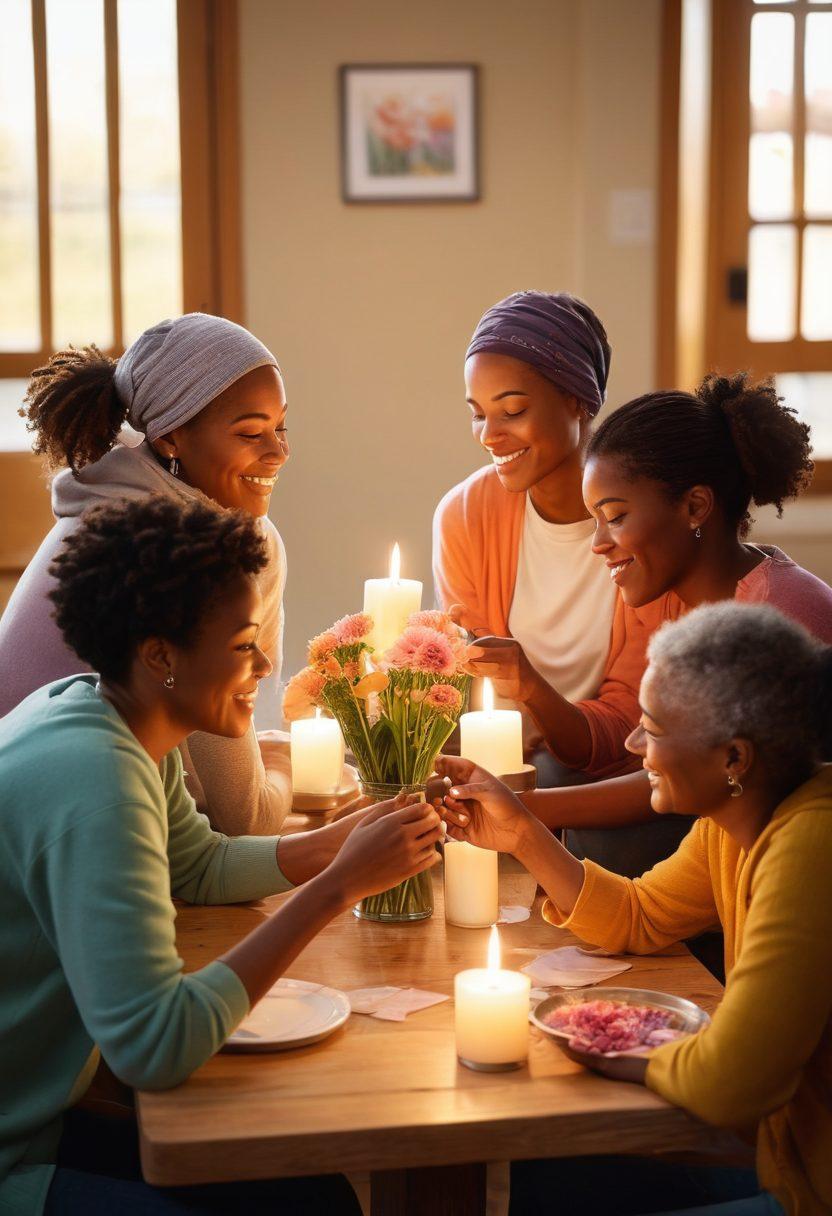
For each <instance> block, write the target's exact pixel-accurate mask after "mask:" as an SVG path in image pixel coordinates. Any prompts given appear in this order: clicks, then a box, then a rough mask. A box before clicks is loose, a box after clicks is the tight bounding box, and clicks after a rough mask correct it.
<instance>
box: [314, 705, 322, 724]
mask: <svg viewBox="0 0 832 1216" xmlns="http://www.w3.org/2000/svg"><path fill="white" fill-rule="evenodd" d="M320 716H321V707H320V705H316V706H315V721H316V722H317V721H318V720H319V719H320Z"/></svg>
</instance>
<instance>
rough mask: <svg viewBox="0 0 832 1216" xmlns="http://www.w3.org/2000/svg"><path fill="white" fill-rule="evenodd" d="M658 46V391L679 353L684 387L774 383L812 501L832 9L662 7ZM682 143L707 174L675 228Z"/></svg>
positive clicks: (829, 299)
mask: <svg viewBox="0 0 832 1216" xmlns="http://www.w3.org/2000/svg"><path fill="white" fill-rule="evenodd" d="M689 27H690V28H692V29H693V30H694V31H696V32H697V33H698V41H699V44H700V46H701V47H704V48H705V49H704V53H703V52H702V51H701V50H700V58H699V63H698V65H697V68H698V77H699V79H700V80H701V79H703V78H706V77H709V78H710V80H711V82H712V84H711V86H710V87H709V88H707V87H706V90H705V93H706V97H705V101H704V103H703V102H702V99H701V98H699V99H698V100H696V102H695V104H696V105H698V106H699V110H698V111H697V115H695V117H698V118H699V120H700V121H699V122H698V126H697V122H695V121H692V120H691V118H690V115H688V116H687V118H686V114H685V105H686V98H685V93H684V82H685V56H686V53H689V52H690V49H691V46H692V45H693V44H694V42H695V41H696V39H691V38H690V37H688V36H687V35H688V29H689ZM703 31H704V37H703ZM663 45H664V58H665V66H664V81H665V94H664V95H665V99H669V100H670V102H671V108H673V107H674V106H675V109H674V112H673V115H672V118H671V119H670V120H668V121H667V122H666V126H665V137H664V140H663V147H662V195H663V200H664V203H665V208H666V209H667V212H668V216H669V218H668V219H667V221H666V227H665V231H664V233H663V241H662V251H661V255H660V256H661V259H662V270H661V274H660V308H661V309H662V312H660V318H661V317H662V316H663V314H666V313H667V311H668V309H669V310H670V318H671V319H670V321H667V320H660V346H662V347H663V351H664V353H663V356H662V359H661V361H660V371H661V374H662V379H663V380H669V377H670V376H671V375H672V374H673V373H674V372H675V373H677V382H678V373H679V369H680V367H684V366H685V353H686V350H690V349H691V347H693V348H695V356H696V357H695V358H694V360H693V364H694V365H695V370H693V371H692V370H690V368H689V372H688V375H687V376H685V377H684V379H683V382H684V383H686V384H689V382H690V381H691V380H692V379H694V377H696V378H698V376H699V375H701V374H702V373H703V372H704V371H706V370H708V369H711V368H713V369H719V370H723V371H730V370H735V369H737V368H748V369H750V370H751V371H752V372H753V373H754V374H755V375H758V376H763V375H775V376H777V377H778V381H779V383H780V385H781V386H782V388H783V391H784V395H786V393H787V390H788V393H787V399H788V400H789V402H790V404H793V405H795V407H796V408H798V409H799V411H800V412H801V413H802V414H803V415H804V416H805V417H806V420H807V421H808V422H810V424H811V425H812V428H813V440H814V444H815V454H816V457H817V458H818V461H817V471H816V476H815V488H817V489H823V490H829V489H830V488H832V396H830V389H831V388H832V290H830V283H832V3H830V2H828V0H827V2H824V3H819V2H818V3H816V2H813V0H710V3H709V2H708V0H670V3H669V4H668V5H667V7H666V28H665V35H664V42H663ZM694 49H695V48H694ZM674 74H675V79H676V80H677V81H678V80H679V78H680V75H681V80H682V87H681V89H680V88H679V86H678V84H677V86H676V88H675V90H674V88H673V87H672V81H673V79H674ZM703 119H704V120H703ZM693 129H698V130H699V131H701V142H702V144H703V145H704V149H705V156H704V157H703V162H704V163H705V169H706V172H705V175H704V176H705V181H704V185H703V183H702V178H701V175H700V180H699V184H698V190H699V197H698V198H695V199H694V202H693V204H692V216H690V215H689V216H687V217H685V215H684V206H685V201H686V194H685V173H684V166H685V163H686V161H688V160H689V159H690V157H691V156H692V155H693V156H695V155H696V152H697V149H696V148H695V147H694V148H692V147H691V145H690V143H689V142H687V141H686V138H681V139H680V132H682V133H683V135H686V133H687V132H688V131H690V130H693ZM680 148H684V149H685V157H684V158H683V157H681V155H680ZM708 177H709V179H710V180H709V181H708V180H707V178H708ZM692 227H693V228H694V229H696V228H697V227H698V228H699V229H700V230H701V233H702V234H703V236H702V240H701V243H700V247H699V249H698V251H697V253H696V256H695V258H694V263H695V265H696V269H697V270H700V271H701V272H702V278H703V282H704V284H705V286H704V290H703V291H702V293H701V302H700V304H699V309H698V316H697V320H698V322H699V323H700V324H701V333H700V334H699V335H696V334H695V333H694V335H693V340H692V341H691V340H690V335H686V334H685V332H684V326H683V325H682V324H680V323H679V318H680V317H682V318H684V301H685V298H686V295H687V298H689V297H690V286H691V283H692V282H693V279H694V275H693V274H692V273H691V272H690V271H688V281H687V285H686V283H685V282H683V281H681V279H683V278H684V275H685V272H686V267H685V265H684V259H683V255H684V251H685V243H684V239H683V238H684V235H685V233H687V234H689V233H690V230H691V228H692ZM697 259H698V261H697ZM673 293H675V298H671V296H672V294H673ZM674 306H675V313H674ZM688 311H689V309H688ZM674 315H675V317H676V323H675V325H674V322H673V317H674ZM693 328H694V330H695V328H696V327H695V326H694V327H693ZM671 330H672V332H671ZM697 337H698V338H699V339H700V340H699V341H698V344H697V341H696V339H697ZM688 364H690V360H688Z"/></svg>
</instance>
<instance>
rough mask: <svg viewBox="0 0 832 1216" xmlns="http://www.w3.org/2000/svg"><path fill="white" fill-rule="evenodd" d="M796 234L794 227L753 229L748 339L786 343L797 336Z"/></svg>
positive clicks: (749, 256)
mask: <svg viewBox="0 0 832 1216" xmlns="http://www.w3.org/2000/svg"><path fill="white" fill-rule="evenodd" d="M796 251H797V231H796V229H795V228H794V227H793V226H792V225H791V224H766V225H761V226H760V227H756V228H752V229H751V233H750V234H749V238H748V336H749V338H750V339H751V341H752V342H785V341H787V340H788V339H789V338H793V337H794V334H795V279H796V275H795V259H796Z"/></svg>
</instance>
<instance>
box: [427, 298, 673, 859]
mask: <svg viewBox="0 0 832 1216" xmlns="http://www.w3.org/2000/svg"><path fill="white" fill-rule="evenodd" d="M610 355H611V351H610V345H609V342H608V340H607V335H606V331H605V330H604V327H603V325H602V324H601V322H600V321H599V319H598V317H597V316H596V315H595V313H594V312H593V311H592V309H591V308H590V307H589V305H588V304H585V303H584V302H583V301H582V300H579V299H577V298H576V297H575V296H572V295H569V294H567V293H566V292H560V293H557V294H554V295H549V294H546V293H544V292H538V291H523V292H516V293H515V294H514V295H511V296H508V297H507V298H506V299H505V300H501V301H500V303H498V304H496V305H495V306H494V307H493V308H490V309H489V310H488V311H487V312H486V313H485V315H484V316H483V317H482V319H481V320H480V322H479V324H478V325H477V328H476V330H475V331H474V335H473V338H472V339H471V342H470V345H469V347H468V351H467V355H466V360H465V387H466V398H467V402H468V407H469V409H470V412H471V426H472V430H473V434H474V438H475V439H476V440H477V442H478V443H480V444H481V445H482V447H483V448H484V449H485V451H486V452H487V453H488V455H489V457H490V464H489V465H488V466H487V467H486V468H483V469H479V470H477V472H476V473H474V474H472V475H471V476H470V477H468V478H467V479H466V480H465V481H463V482H461V483H460V484H459V485H457V486H455V487H454V488H453V489H452V490H450V491H449V492H448V494H446V495H445V497H444V498H443V499H442V501H441V502H440V504H439V506H438V508H437V510H436V515H435V519H434V547H433V548H434V579H435V582H436V587H437V592H438V595H439V598H440V600H441V601H442V603H443V604H444V605H445V607H450V606H451V605H454V604H456V605H459V606H460V612H459V616H460V620H461V623H462V624H463V625H464V626H465V627H466V628H467V629H468V630H469V632H470V633H472V634H473V635H475V636H476V638H477V645H476V646H472V647H471V650H470V661H471V671H472V672H473V673H474V674H477V675H483V676H488V677H490V678H491V679H492V681H493V683H494V687H495V690H496V692H497V693H498V695H499V696H501V697H503V698H505V699H507V700H509V701H512V702H515V703H517V704H519V705H520V707H521V708H522V709H523V711H524V719H525V724H526V743H527V755H533V756H534V760H535V763H536V764H537V767H538V773H539V779H540V783H541V784H544V785H570V786H571V785H576V784H579V783H582V782H584V783H585V782H587V781H593V780H596V779H599V778H606V777H615V776H619V775H621V774H623V773H627V772H631V771H633V768H634V763H635V762H634V761H633V758H632V756H628V753H627V752H626V749H625V747H624V740H625V739H626V737H627V735H628V734H629V732H630V731H631V730H632V729H633V727H634V725H635V723H636V722H637V720H638V715H639V710H638V686H639V681H640V679H641V676H642V674H643V672H644V668H645V666H646V644H647V640H648V638H649V636H650V633H651V632H652V631H653V629H654V628H655V627H656V626H657V625H658V624H659V619H658V616H656V618H655V620H654V619H653V618H654V615H655V614H654V613H653V610H652V607H651V606H650V605H648V606H647V607H646V608H643V609H639V610H638V611H637V612H636V611H635V610H633V609H630V608H627V607H626V606H625V605H624V604H623V602H622V601H621V600H620V598H619V597H618V596H617V592H616V588H615V585H614V583H613V582H612V580H611V578H610V574H609V571H608V570H607V569H606V567H605V565H604V563H603V562H601V561H599V559H598V558H597V557H596V556H595V555H594V554H593V552H592V547H591V546H592V537H593V533H594V529H595V524H594V521H593V519H592V518H591V517H590V514H589V512H588V511H587V509H586V506H585V505H584V501H583V496H582V492H581V479H582V473H583V465H584V457H585V451H586V446H587V443H588V441H589V437H590V431H591V426H592V420H593V418H595V416H596V415H597V414H598V412H599V411H600V409H601V407H602V405H603V403H604V397H605V393H606V385H607V377H608V374H609V367H610ZM541 743H545V745H546V749H548V750H544V749H541V748H540V744H541ZM566 799H568V801H566ZM580 802H581V796H580V794H579V793H578V792H574V793H573V792H572V791H570V794H569V795H568V796H567V795H565V805H564V810H565V817H564V822H563V824H562V826H565V827H570V828H575V829H579V830H573V831H570V833H569V843H570V847H571V848H572V849H573V851H574V852H576V853H577V854H578V856H590V857H592V859H593V860H596V861H598V862H599V863H600V864H602V865H604V866H606V867H607V868H608V869H613V870H617V871H619V872H622V873H627V874H628V875H630V876H632V875H635V874H640V873H642V872H643V871H644V869H645V868H648V867H649V865H651V864H652V863H653V862H654V861H655V860H658V859H659V858H660V857H663V856H667V855H668V854H669V853H670V852H672V851H673V849H675V847H676V845H677V844H678V842H679V839H680V838H681V835H682V834H683V832H684V830H685V825H684V823H683V821H679V820H676V821H673V820H667V821H662V822H661V823H645V822H644V819H645V815H644V812H643V808H641V807H640V806H639V807H638V808H637V807H636V806H635V800H634V808H633V816H632V820H631V825H630V826H626V827H624V828H616V829H614V830H603V831H599V830H595V829H596V828H597V827H598V826H600V825H598V824H596V823H595V822H594V820H593V817H594V815H595V809H594V804H593V807H592V809H591V811H590V815H589V818H588V819H587V821H586V822H587V824H588V825H589V828H590V830H585V829H583V825H582V824H581V811H580ZM575 808H577V809H575ZM619 822H621V820H620V818H619Z"/></svg>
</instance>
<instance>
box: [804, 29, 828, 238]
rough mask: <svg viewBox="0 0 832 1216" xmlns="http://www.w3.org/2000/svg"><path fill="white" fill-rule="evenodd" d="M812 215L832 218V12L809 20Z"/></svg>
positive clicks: (808, 201) (808, 193)
mask: <svg viewBox="0 0 832 1216" xmlns="http://www.w3.org/2000/svg"><path fill="white" fill-rule="evenodd" d="M804 210H805V212H806V214H807V215H809V216H820V215H832V13H811V14H810V15H809V16H808V17H807V18H806V184H805V200H804Z"/></svg>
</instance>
